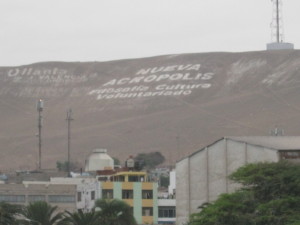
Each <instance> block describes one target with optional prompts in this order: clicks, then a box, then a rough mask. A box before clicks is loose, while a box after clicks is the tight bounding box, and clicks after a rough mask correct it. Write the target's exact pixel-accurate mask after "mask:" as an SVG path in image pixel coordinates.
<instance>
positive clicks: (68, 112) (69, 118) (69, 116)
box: [66, 109, 74, 177]
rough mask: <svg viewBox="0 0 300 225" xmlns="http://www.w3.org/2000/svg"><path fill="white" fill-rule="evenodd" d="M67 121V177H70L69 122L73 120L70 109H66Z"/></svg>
mask: <svg viewBox="0 0 300 225" xmlns="http://www.w3.org/2000/svg"><path fill="white" fill-rule="evenodd" d="M66 120H67V123H68V165H67V167H68V177H71V168H70V163H71V162H70V150H71V122H72V120H74V119H73V118H72V109H69V110H68V111H67V119H66Z"/></svg>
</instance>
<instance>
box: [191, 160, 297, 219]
mask: <svg viewBox="0 0 300 225" xmlns="http://www.w3.org/2000/svg"><path fill="white" fill-rule="evenodd" d="M230 178H231V179H232V180H233V181H235V182H237V183H240V184H242V188H241V189H240V190H238V191H236V192H234V193H232V194H223V195H221V196H220V197H219V198H218V199H217V200H216V201H215V202H213V203H212V204H206V205H205V206H203V207H201V208H202V211H201V212H200V213H195V214H193V215H191V218H190V224H191V225H202V224H203V225H204V224H205V225H219V224H222V225H227V224H228V225H240V224H243V225H268V224H270V225H297V224H300V195H299V194H300V165H299V164H292V163H289V162H287V161H281V162H278V163H258V164H248V165H246V166H244V167H241V168H240V169H238V170H237V171H236V172H234V173H233V174H232V175H231V176H230Z"/></svg>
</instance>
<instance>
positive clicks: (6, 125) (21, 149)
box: [0, 50, 300, 170]
mask: <svg viewBox="0 0 300 225" xmlns="http://www.w3.org/2000/svg"><path fill="white" fill-rule="evenodd" d="M299 84H300V51H298V50H290V51H260V52H243V53H198V54H180V55H166V56H157V57H151V58H141V59H130V60H118V61H109V62H72V63H69V62H43V63H35V64H31V65H23V66H19V67H0V122H1V129H0V168H1V169H2V170H4V169H5V170H7V169H34V168H36V164H37V160H38V138H37V136H36V134H37V132H38V127H37V126H38V113H37V110H36V102H37V101H38V100H39V99H43V100H44V105H45V107H44V110H43V112H42V116H43V128H42V167H43V168H51V167H52V168H54V167H55V163H56V161H59V160H60V161H64V160H66V159H67V123H66V112H67V110H68V109H69V108H72V111H73V118H74V121H72V123H71V158H72V160H73V161H78V162H79V163H81V164H84V161H85V158H86V157H87V156H88V155H89V154H90V153H91V151H92V150H93V149H94V148H106V149H108V153H109V154H110V155H111V156H114V157H117V158H119V159H121V160H124V159H126V158H127V157H128V156H129V155H136V154H137V153H141V152H152V151H160V152H162V154H164V156H165V157H166V158H167V160H168V162H171V163H174V162H175V161H176V160H179V159H181V158H182V157H184V156H186V155H188V154H191V153H192V152H194V151H196V150H198V149H199V148H201V147H203V146H205V145H207V144H210V143H211V142H212V141H215V140H216V139H219V138H220V137H223V136H242V135H269V133H270V130H271V129H274V128H275V127H279V128H282V129H284V132H285V134H286V135H299V132H300V126H299V125H298V122H297V121H298V118H299V116H300V101H299V96H300V88H299Z"/></svg>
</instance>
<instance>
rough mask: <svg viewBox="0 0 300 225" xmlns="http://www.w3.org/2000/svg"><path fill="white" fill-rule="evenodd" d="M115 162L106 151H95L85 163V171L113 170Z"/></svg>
mask: <svg viewBox="0 0 300 225" xmlns="http://www.w3.org/2000/svg"><path fill="white" fill-rule="evenodd" d="M113 168H114V160H113V159H112V158H111V157H110V156H109V155H108V154H107V150H106V149H95V150H93V153H92V154H91V155H90V156H89V157H88V159H87V160H86V163H85V171H87V172H88V171H99V170H112V169H113Z"/></svg>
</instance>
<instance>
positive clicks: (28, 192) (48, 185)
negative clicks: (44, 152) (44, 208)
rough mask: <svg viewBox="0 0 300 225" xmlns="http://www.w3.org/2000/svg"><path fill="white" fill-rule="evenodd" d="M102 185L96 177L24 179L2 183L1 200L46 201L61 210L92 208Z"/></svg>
mask: <svg viewBox="0 0 300 225" xmlns="http://www.w3.org/2000/svg"><path fill="white" fill-rule="evenodd" d="M99 191H100V186H99V182H98V181H96V179H87V178H61V177H58V178H51V180H50V181H23V182H22V183H18V184H16V183H14V184H12V183H10V184H6V183H2V184H0V201H5V202H9V203H13V204H21V205H27V204H29V203H31V202H35V201H46V202H48V203H50V204H52V205H56V206H58V209H59V210H60V211H65V210H68V211H70V212H72V211H75V210H77V209H83V210H90V209H91V208H93V207H94V203H95V200H96V199H97V198H99Z"/></svg>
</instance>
